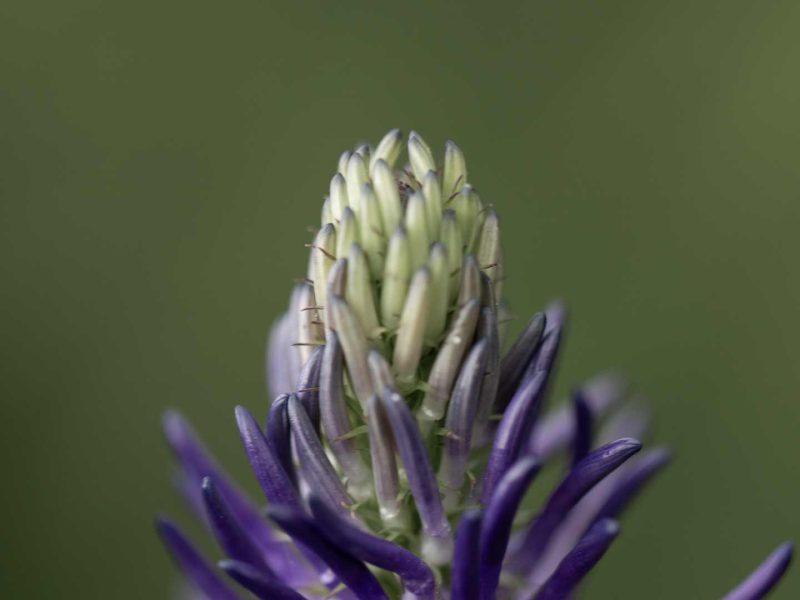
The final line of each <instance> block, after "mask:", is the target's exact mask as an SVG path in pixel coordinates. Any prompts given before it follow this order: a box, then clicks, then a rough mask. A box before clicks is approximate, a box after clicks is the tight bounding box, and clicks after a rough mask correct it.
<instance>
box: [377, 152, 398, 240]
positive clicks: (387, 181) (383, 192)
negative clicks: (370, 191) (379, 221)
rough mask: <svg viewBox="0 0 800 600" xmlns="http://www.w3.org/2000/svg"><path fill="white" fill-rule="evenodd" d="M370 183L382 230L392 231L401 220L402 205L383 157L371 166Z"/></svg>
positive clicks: (395, 184) (389, 168) (395, 182)
mask: <svg viewBox="0 0 800 600" xmlns="http://www.w3.org/2000/svg"><path fill="white" fill-rule="evenodd" d="M372 184H373V186H374V188H375V195H376V196H377V197H378V203H379V204H380V207H381V217H382V218H383V230H384V231H385V232H390V231H394V230H395V229H396V228H397V226H398V225H399V224H400V223H402V221H403V206H402V204H401V203H400V192H399V191H398V189H397V180H396V179H395V177H394V174H393V173H392V169H391V167H389V165H388V164H387V163H386V162H384V161H383V159H380V160H378V161H377V162H375V163H374V164H373V166H372Z"/></svg>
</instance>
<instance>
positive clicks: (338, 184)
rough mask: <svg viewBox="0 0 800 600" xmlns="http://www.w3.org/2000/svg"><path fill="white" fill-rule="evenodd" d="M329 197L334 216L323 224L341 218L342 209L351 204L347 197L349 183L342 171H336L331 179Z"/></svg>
mask: <svg viewBox="0 0 800 600" xmlns="http://www.w3.org/2000/svg"><path fill="white" fill-rule="evenodd" d="M328 199H329V201H330V204H331V216H332V217H333V218H332V219H331V220H330V221H324V222H323V223H322V224H323V226H324V225H327V224H328V223H332V222H333V221H338V220H339V219H341V218H342V211H343V210H344V209H345V208H346V207H347V206H349V205H350V202H349V201H348V197H347V184H346V183H345V180H344V176H343V175H342V174H341V173H336V175H334V176H333V179H331V187H330V195H329V196H328ZM323 218H324V217H323Z"/></svg>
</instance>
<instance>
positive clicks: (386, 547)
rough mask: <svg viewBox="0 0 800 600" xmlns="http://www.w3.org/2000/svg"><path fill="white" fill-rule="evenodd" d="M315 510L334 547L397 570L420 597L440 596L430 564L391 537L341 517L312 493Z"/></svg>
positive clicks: (318, 520)
mask: <svg viewBox="0 0 800 600" xmlns="http://www.w3.org/2000/svg"><path fill="white" fill-rule="evenodd" d="M309 505H310V506H311V512H312V514H313V515H314V518H315V519H316V521H317V523H319V531H320V532H321V533H322V535H323V536H324V537H325V539H327V540H328V542H330V543H331V544H333V545H334V546H338V547H340V548H342V549H344V550H345V551H346V552H349V553H350V554H352V555H353V556H354V557H356V558H358V559H359V560H363V561H364V562H367V563H370V564H372V565H375V566H376V567H380V568H382V569H386V570H388V571H392V572H393V573H397V575H398V576H399V577H400V579H401V580H402V581H403V585H404V586H405V588H406V590H407V591H408V592H411V594H413V595H414V597H415V598H418V599H419V600H433V599H434V598H435V597H436V579H435V578H434V576H433V572H432V571H431V569H430V567H429V566H428V565H427V564H425V562H424V561H422V560H421V559H420V558H419V557H417V556H416V555H415V554H413V553H412V552H409V551H408V550H406V549H405V548H402V547H400V546H398V545H397V544H394V543H392V542H390V541H388V540H385V539H383V538H379V537H376V536H374V535H372V534H370V533H367V532H366V531H363V530H362V529H359V528H358V527H356V526H355V525H353V523H352V521H350V520H347V519H343V518H341V517H340V516H339V515H338V514H337V513H336V512H335V511H334V510H332V509H331V508H330V507H329V506H328V505H327V504H326V503H325V502H323V501H322V500H320V499H319V498H317V497H316V496H313V495H312V496H311V497H310V498H309Z"/></svg>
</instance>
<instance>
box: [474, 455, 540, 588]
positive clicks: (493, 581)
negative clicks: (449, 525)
mask: <svg viewBox="0 0 800 600" xmlns="http://www.w3.org/2000/svg"><path fill="white" fill-rule="evenodd" d="M540 466H541V465H540V464H539V461H538V460H536V458H534V457H532V456H528V457H525V458H521V459H520V460H518V461H517V462H516V463H515V464H514V466H512V467H511V468H510V469H509V470H508V472H507V473H506V474H505V475H504V476H503V478H502V479H501V480H500V482H499V483H498V484H497V488H496V489H495V492H494V494H492V497H491V499H490V500H489V503H488V505H487V507H486V513H485V516H484V519H483V529H482V531H481V557H480V558H481V560H480V563H478V564H479V565H480V573H481V574H480V589H481V594H480V597H481V599H482V600H492V598H494V597H495V593H496V591H497V585H498V582H499V581H500V572H501V570H502V568H503V559H504V558H505V555H506V549H507V548H508V540H509V537H510V536H511V527H512V525H513V523H514V517H515V516H516V513H517V509H518V508H519V505H520V502H522V498H523V497H524V496H525V492H526V491H527V489H528V487H529V486H530V484H531V482H532V481H533V478H534V477H536V474H537V473H538V472H539V469H540Z"/></svg>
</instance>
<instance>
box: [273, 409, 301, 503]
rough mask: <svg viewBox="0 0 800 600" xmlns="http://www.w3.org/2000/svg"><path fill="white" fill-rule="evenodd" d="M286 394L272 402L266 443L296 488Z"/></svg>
mask: <svg viewBox="0 0 800 600" xmlns="http://www.w3.org/2000/svg"><path fill="white" fill-rule="evenodd" d="M288 401H289V395H288V394H281V395H280V396H278V397H277V398H276V399H275V401H274V402H273V403H272V406H271V407H270V409H269V417H267V443H268V444H269V447H270V448H271V449H272V452H273V453H274V454H275V458H276V459H277V460H278V462H279V463H280V464H281V466H282V467H283V470H284V471H286V474H287V475H288V476H289V479H291V481H292V483H293V484H294V487H295V489H296V488H297V473H296V472H295V469H294V461H293V459H292V435H291V429H290V427H289V411H288Z"/></svg>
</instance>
